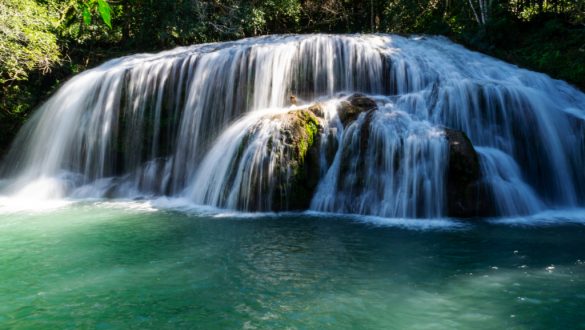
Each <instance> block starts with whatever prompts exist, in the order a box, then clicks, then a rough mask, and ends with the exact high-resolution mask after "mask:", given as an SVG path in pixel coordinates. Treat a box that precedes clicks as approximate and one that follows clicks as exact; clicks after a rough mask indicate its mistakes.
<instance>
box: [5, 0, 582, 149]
mask: <svg viewBox="0 0 585 330" xmlns="http://www.w3.org/2000/svg"><path fill="white" fill-rule="evenodd" d="M312 32H326V33H372V32H373V33H400V34H441V35H445V36H447V37H449V38H451V39H453V40H454V41H456V42H459V43H462V44H464V45H465V46H467V47H469V48H471V49H475V50H478V51H481V52H484V53H487V54H490V55H492V56H496V57H499V58H501V59H503V60H505V61H508V62H512V63H515V64H518V65H520V66H523V67H526V68H529V69H531V70H536V71H541V72H545V73H547V74H549V75H551V76H553V77H555V78H558V79H564V80H567V81H568V82H570V83H572V84H574V85H576V86H577V87H579V88H581V89H585V0H385V1H382V0H364V1H351V0H322V1H317V0H247V1H243V0H158V1H156V0H65V1H64V0H2V2H1V3H0V130H1V132H2V133H1V134H0V153H1V152H2V150H3V149H4V148H6V146H7V144H8V143H9V141H11V139H12V138H13V136H14V134H15V133H16V131H17V129H18V128H19V127H20V126H21V125H22V123H23V122H24V121H25V120H26V118H27V117H28V115H29V114H30V113H31V110H32V109H33V108H34V107H35V106H36V105H37V104H38V103H39V102H41V101H42V100H44V99H45V98H47V97H48V95H49V94H50V93H51V92H52V91H54V89H55V88H56V87H57V86H59V85H60V84H61V83H62V82H63V81H64V80H65V79H67V78H68V77H70V76H71V75H73V74H76V73H78V72H80V71H82V70H85V69H87V68H89V67H93V66H95V65H97V64H99V63H102V62H103V61H105V60H107V59H110V58H113V57H118V56H121V55H125V54H131V53H136V52H152V51H159V50H163V49H168V48H172V47H175V46H179V45H189V44H194V43H202V42H214V41H225V40H233V39H239V38H244V37H251V36H257V35H264V34H276V33H312Z"/></svg>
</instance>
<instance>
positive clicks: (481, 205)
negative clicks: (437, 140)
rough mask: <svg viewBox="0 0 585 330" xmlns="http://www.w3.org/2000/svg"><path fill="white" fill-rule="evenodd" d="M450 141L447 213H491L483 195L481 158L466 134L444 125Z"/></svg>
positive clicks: (460, 214) (462, 215)
mask: <svg viewBox="0 0 585 330" xmlns="http://www.w3.org/2000/svg"><path fill="white" fill-rule="evenodd" d="M445 136H446V138H447V141H448V143H449V165H448V168H447V215H448V216H450V217H457V218H470V217H477V216H482V215H485V214H486V213H489V212H488V210H487V207H486V205H485V202H484V198H482V195H483V192H482V190H483V189H482V187H481V182H480V180H481V171H480V166H479V157H478V155H477V153H476V151H475V149H474V148H473V145H472V143H471V141H470V140H469V138H468V137H467V135H466V134H465V133H464V132H462V131H458V130H454V129H450V128H445Z"/></svg>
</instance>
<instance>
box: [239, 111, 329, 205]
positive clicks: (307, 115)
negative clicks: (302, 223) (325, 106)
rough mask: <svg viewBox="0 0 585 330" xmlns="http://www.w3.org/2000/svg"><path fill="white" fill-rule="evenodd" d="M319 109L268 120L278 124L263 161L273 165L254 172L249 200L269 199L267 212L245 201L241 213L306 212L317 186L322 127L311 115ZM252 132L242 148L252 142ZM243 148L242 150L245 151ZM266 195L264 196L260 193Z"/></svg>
mask: <svg viewBox="0 0 585 330" xmlns="http://www.w3.org/2000/svg"><path fill="white" fill-rule="evenodd" d="M318 109H321V110H322V108H321V106H320V105H314V106H310V107H307V108H303V109H299V110H291V111H289V112H287V113H284V114H279V115H275V116H271V117H270V121H271V122H278V123H279V128H278V131H277V132H273V134H272V135H271V138H270V142H269V143H268V144H267V145H266V150H265V154H266V155H267V158H266V159H269V160H270V162H269V163H270V164H276V166H275V167H273V168H272V170H269V165H268V164H258V165H259V166H266V168H265V169H263V170H261V171H258V173H260V174H259V176H258V177H256V178H255V179H254V180H253V182H252V187H251V188H252V191H251V193H250V194H249V196H260V199H261V198H262V197H264V198H266V197H268V196H271V197H270V199H271V200H270V204H269V206H268V208H269V209H265V207H264V204H262V201H261V200H258V201H251V202H250V201H248V202H247V203H246V205H242V207H241V208H242V209H245V210H248V211H277V212H278V211H287V210H306V209H307V208H308V207H309V205H310V203H311V199H312V197H313V194H314V191H315V188H316V187H317V184H318V182H319V174H320V173H319V152H320V151H319V146H320V141H319V140H320V137H321V134H320V133H321V131H322V126H321V124H320V123H319V119H318V118H317V116H316V115H315V113H314V112H315V111H316V110H318ZM253 134H254V128H251V132H250V138H246V139H245V140H244V143H245V144H248V143H250V142H251V141H253V138H252V136H253ZM245 147H246V146H243V147H242V149H243V148H245ZM261 192H267V194H264V195H263V193H261Z"/></svg>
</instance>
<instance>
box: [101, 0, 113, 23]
mask: <svg viewBox="0 0 585 330" xmlns="http://www.w3.org/2000/svg"><path fill="white" fill-rule="evenodd" d="M98 12H99V13H100V16H101V17H102V20H103V21H104V23H106V25H107V26H108V27H109V28H110V29H111V28H112V9H111V8H110V5H109V4H108V3H107V2H106V0H98Z"/></svg>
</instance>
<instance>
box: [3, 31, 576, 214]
mask: <svg viewBox="0 0 585 330" xmlns="http://www.w3.org/2000/svg"><path fill="white" fill-rule="evenodd" d="M355 93H360V95H364V97H367V98H369V99H371V100H374V101H375V103H376V109H366V110H367V111H363V112H360V113H355V114H351V116H353V117H352V120H351V122H349V123H347V122H344V118H341V117H342V116H345V115H344V114H341V113H340V112H339V111H340V110H339V109H340V104H341V103H343V102H347V100H348V97H349V96H350V95H353V94H355ZM291 95H294V98H295V99H296V100H297V101H294V103H297V104H291V99H290V97H291ZM316 104H318V105H319V107H320V110H319V111H320V113H319V114H316V115H315V119H314V124H315V127H316V128H315V131H314V132H313V131H311V134H310V135H311V136H310V143H309V144H308V145H304V144H303V145H302V146H299V145H295V143H296V144H298V143H300V142H299V141H297V140H298V139H297V140H295V139H294V138H291V137H290V136H289V135H290V134H292V133H290V131H291V130H292V131H294V130H295V129H296V131H299V132H301V131H300V130H299V129H298V128H294V127H293V126H291V125H293V124H291V122H290V119H287V117H286V116H289V115H291V114H299V113H305V112H306V111H307V110H306V108H307V107H311V106H315V105H316ZM295 111H296V112H295ZM303 116H305V115H303ZM310 116H313V115H312V114H311V115H310ZM311 121H313V119H311ZM584 123H585V95H584V94H583V93H581V92H580V91H578V90H576V89H574V88H573V87H571V86H569V85H568V84H566V83H564V82H562V81H558V80H553V79H551V78H549V77H547V76H546V75H543V74H539V73H535V72H530V71H527V70H523V69H519V68H518V67H516V66H513V65H509V64H507V63H504V62H501V61H498V60H495V59H492V58H490V57H487V56H484V55H481V54H479V53H475V52H471V51H469V50H466V49H465V48H463V47H461V46H458V45H456V44H453V43H452V42H450V41H448V40H446V39H445V38H442V37H410V38H408V37H401V36H394V35H302V36H301V35H283V36H266V37H260V38H251V39H244V40H240V41H235V42H226V43H212V44H202V45H195V46H191V47H184V48H177V49H175V50H172V51H167V52H162V53H159V54H141V55H134V56H128V57H123V58H120V59H115V60H112V61H109V62H107V63H105V64H103V65H101V66H99V67H97V68H95V69H92V70H88V71H86V72H84V73H81V74H79V75H78V76H76V77H74V78H72V79H71V80H70V81H69V82H67V83H66V84H64V86H63V87H62V88H60V89H59V90H58V91H57V92H56V93H55V94H54V95H53V96H52V97H51V98H50V99H49V100H48V101H47V102H46V103H45V104H43V105H42V106H41V107H40V108H39V109H38V111H37V112H36V114H35V115H34V116H33V117H32V118H31V119H30V120H29V122H28V123H27V124H26V125H25V126H24V128H23V129H22V130H21V132H20V133H19V135H18V136H17V139H16V140H15V142H14V144H13V147H12V149H11V151H10V152H9V154H8V155H7V156H6V157H5V160H4V163H3V166H2V168H1V171H0V174H1V177H2V178H4V179H6V180H5V181H4V184H3V187H2V194H6V195H16V196H22V197H25V198H28V197H31V198H32V197H35V198H64V197H68V198H90V197H91V198H137V197H147V198H151V197H155V196H180V197H185V198H188V199H190V200H191V201H193V202H194V203H198V204H205V205H211V206H217V207H221V208H230V209H238V210H247V211H279V210H286V209H306V208H311V209H313V210H317V211H325V212H342V213H359V214H371V215H378V216H384V217H425V218H428V217H442V216H446V215H448V214H447V210H448V209H449V207H448V206H447V205H448V203H449V201H448V196H451V195H450V194H449V193H448V192H447V191H446V190H447V189H448V188H447V187H452V186H453V185H451V186H450V185H449V183H448V182H447V181H448V180H451V179H452V178H451V179H448V178H447V173H451V172H449V168H450V166H451V167H452V166H453V165H452V163H453V159H450V157H451V158H452V157H453V154H452V153H450V150H451V149H450V148H451V147H452V145H450V142H449V141H448V139H447V138H446V135H445V134H446V133H445V128H449V129H454V130H458V131H461V132H464V133H465V134H466V136H468V137H469V140H470V142H471V143H472V144H473V146H475V148H476V151H477V154H478V155H479V157H478V160H479V164H480V165H481V166H480V168H481V171H480V172H481V176H482V179H481V180H479V181H478V184H477V185H476V186H473V187H474V188H469V189H472V190H473V189H475V190H474V191H475V192H485V195H486V196H488V197H486V199H489V200H490V201H491V203H492V204H493V205H494V206H493V208H494V210H493V212H492V213H495V214H498V215H515V214H530V213H534V212H538V211H541V210H544V209H546V208H561V207H582V206H584V204H585V171H583V164H585V141H584V140H585V125H584ZM287 125H288V126H287ZM295 125H297V124H295ZM287 127H288V128H287ZM291 127H293V128H294V129H293V128H291ZM311 129H312V128H311ZM285 133H286V134H285ZM287 134H288V135H287ZM303 134H304V133H303ZM313 134H314V136H313ZM313 140H314V141H313ZM291 141H292V142H291ZM302 141H305V140H302ZM302 141H301V142H302ZM307 141H309V140H307ZM302 143H308V142H302ZM313 145H314V147H313ZM450 146H451V147H450ZM310 148H313V149H310ZM309 149H310V150H309ZM291 155H294V157H293V156H291ZM305 156H306V157H307V158H306V159H305ZM291 157H292V158H291ZM295 157H297V158H295ZM299 157H300V158H299ZM291 162H292V163H291ZM291 164H292V165H291ZM299 173H301V174H302V175H303V176H298V175H300V174H299ZM303 180H304V181H303ZM300 181H303V182H302V185H303V189H302V190H301V192H299V191H298V189H297V186H295V184H298V183H299V182H300ZM291 182H292V183H291ZM307 182H309V183H307ZM470 187H471V186H470ZM449 189H451V188H449ZM466 189H467V188H466ZM469 189H468V190H469ZM468 190H466V192H465V194H467V193H468V192H469V191H470V190H469V191H468ZM475 192H474V193H475ZM295 194H296V195H299V196H300V195H308V198H309V199H308V200H307V201H305V200H303V201H302V202H299V203H296V202H295V201H296V199H297V197H294V196H296V195H295ZM480 195H481V194H480ZM305 197H307V196H305Z"/></svg>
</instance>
